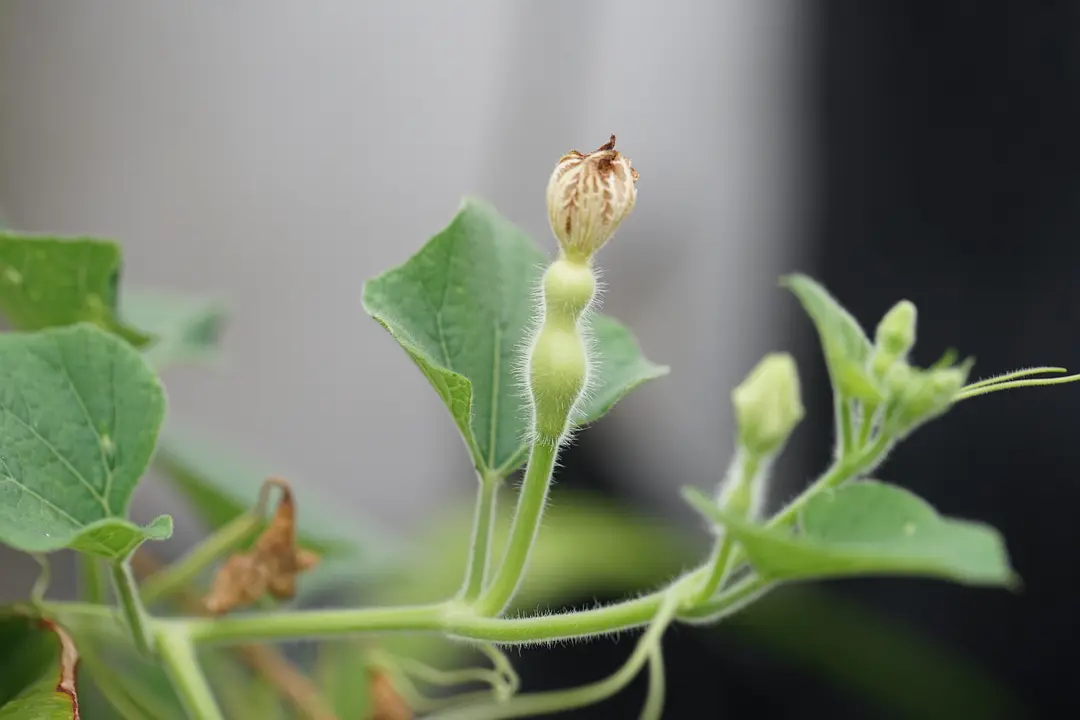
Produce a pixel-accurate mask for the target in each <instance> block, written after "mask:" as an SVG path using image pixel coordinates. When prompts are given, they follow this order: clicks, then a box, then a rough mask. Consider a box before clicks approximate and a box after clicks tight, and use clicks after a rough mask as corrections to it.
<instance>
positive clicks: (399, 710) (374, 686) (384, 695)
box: [368, 666, 416, 720]
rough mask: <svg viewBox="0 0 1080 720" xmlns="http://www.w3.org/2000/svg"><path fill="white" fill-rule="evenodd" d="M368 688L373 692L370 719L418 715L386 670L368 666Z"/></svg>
mask: <svg viewBox="0 0 1080 720" xmlns="http://www.w3.org/2000/svg"><path fill="white" fill-rule="evenodd" d="M368 690H369V692H370V693H371V714H370V715H369V716H368V717H369V720H413V718H414V717H416V716H415V715H414V714H413V711H412V708H410V707H409V704H408V703H407V702H405V698H403V697H401V694H400V693H399V692H398V691H397V690H396V689H395V688H394V683H393V682H392V681H391V680H390V676H389V675H388V674H387V673H386V672H385V671H384V670H382V669H380V668H378V667H375V666H372V667H369V668H368Z"/></svg>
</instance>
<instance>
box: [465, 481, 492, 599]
mask: <svg viewBox="0 0 1080 720" xmlns="http://www.w3.org/2000/svg"><path fill="white" fill-rule="evenodd" d="M479 481H480V488H479V490H478V491H477V493H476V517H475V518H474V520H473V532H472V541H471V547H470V551H469V565H468V567H467V568H466V569H465V581H464V584H463V585H462V588H461V593H460V598H461V601H462V602H464V603H472V602H475V601H476V599H477V598H479V597H480V593H481V592H483V590H484V581H485V580H486V579H487V569H488V558H489V556H490V554H491V536H492V530H493V528H494V525H495V501H496V499H497V497H498V494H499V485H501V484H502V478H501V477H499V476H498V475H495V474H490V473H481V474H480V476H479Z"/></svg>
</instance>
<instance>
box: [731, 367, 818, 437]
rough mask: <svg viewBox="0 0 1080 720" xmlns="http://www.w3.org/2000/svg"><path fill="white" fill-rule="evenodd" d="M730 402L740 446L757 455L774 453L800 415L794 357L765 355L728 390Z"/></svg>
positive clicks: (799, 399)
mask: <svg viewBox="0 0 1080 720" xmlns="http://www.w3.org/2000/svg"><path fill="white" fill-rule="evenodd" d="M731 402H732V404H733V405H734V406H735V419H736V421H737V423H738V426H739V443H740V445H742V447H744V448H745V449H746V451H747V452H748V453H750V455H751V456H753V457H758V458H760V457H766V456H768V455H772V454H774V453H776V452H778V451H779V450H780V448H781V447H783V445H784V443H786V442H787V439H788V436H789V435H791V431H792V430H794V429H795V426H796V425H798V424H799V421H800V420H802V418H803V414H804V411H803V405H802V398H801V396H800V393H799V372H798V370H797V369H796V367H795V360H794V358H792V357H791V355H789V354H787V353H772V354H769V355H766V356H765V357H764V358H763V359H762V360H761V362H759V363H758V364H757V366H756V367H755V368H754V369H753V370H752V371H751V372H750V374H749V375H748V376H747V378H746V379H745V380H743V382H742V384H741V385H739V386H738V387H737V388H735V390H734V391H733V392H732V393H731Z"/></svg>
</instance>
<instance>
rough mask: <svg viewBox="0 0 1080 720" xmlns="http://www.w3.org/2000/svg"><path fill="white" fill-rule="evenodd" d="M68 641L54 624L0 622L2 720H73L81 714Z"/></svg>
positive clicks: (29, 620) (10, 619) (20, 620)
mask: <svg viewBox="0 0 1080 720" xmlns="http://www.w3.org/2000/svg"><path fill="white" fill-rule="evenodd" d="M78 659H79V654H78V651H77V650H76V648H75V644H74V642H72V640H71V638H70V637H69V636H68V635H67V633H65V632H64V631H63V630H61V629H60V628H59V627H57V626H56V625H55V624H53V623H52V622H49V621H47V620H38V619H34V618H24V617H18V616H10V617H5V618H3V619H0V720H27V719H28V718H33V719H34V720H73V719H74V718H78V716H79V711H78V708H79V700H78V693H77V691H76V677H75V673H76V665H77V664H78Z"/></svg>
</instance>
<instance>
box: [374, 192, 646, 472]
mask: <svg viewBox="0 0 1080 720" xmlns="http://www.w3.org/2000/svg"><path fill="white" fill-rule="evenodd" d="M544 263H545V257H544V255H543V253H541V252H540V251H539V250H538V249H537V247H536V246H535V245H534V244H533V242H532V241H531V240H530V239H529V238H528V236H526V235H525V233H523V232H522V231H521V230H519V229H518V228H516V227H515V226H514V225H513V224H511V223H510V222H509V221H508V220H506V219H505V218H503V217H501V216H500V215H499V214H498V213H497V212H496V211H495V210H494V208H492V207H490V206H489V205H487V204H485V203H482V202H480V201H478V200H473V199H468V200H466V201H465V202H464V203H463V205H462V207H461V209H460V211H459V212H458V214H457V216H456V217H455V218H454V220H453V221H452V222H451V223H450V225H449V226H447V228H446V229H445V230H443V231H442V232H440V233H439V234H438V235H436V236H435V237H433V238H432V239H431V240H430V241H429V242H428V243H427V244H426V245H425V246H424V247H423V248H422V249H421V250H420V251H419V252H418V253H416V254H415V255H413V256H412V258H410V259H409V260H408V261H407V262H406V263H405V264H404V265H401V266H399V267H397V268H394V269H392V270H390V271H388V272H386V273H383V274H382V275H380V276H379V277H377V278H375V279H374V280H370V281H369V282H367V283H366V284H365V286H364V298H363V302H364V309H365V310H366V311H367V313H368V314H369V315H371V316H372V317H373V318H375V319H376V320H377V321H379V322H380V323H381V324H382V325H383V326H384V327H385V328H386V329H387V330H388V331H389V332H390V334H391V335H393V337H394V338H395V339H396V340H397V341H398V343H399V344H400V345H401V346H402V347H403V348H404V349H405V351H406V352H407V353H408V354H409V356H410V357H411V358H412V359H413V361H414V362H415V363H416V365H417V366H418V367H419V368H420V370H421V372H423V373H424V375H425V376H426V377H427V379H428V380H429V381H430V382H431V384H432V386H433V387H434V388H435V391H436V392H438V393H439V396H440V397H441V398H442V400H443V402H444V403H445V404H446V406H447V408H448V409H449V410H450V414H451V416H452V417H453V419H454V422H455V424H456V425H457V427H458V430H459V431H460V432H461V435H462V437H463V438H464V439H465V443H466V445H467V446H468V448H469V451H470V453H471V454H472V457H473V462H474V464H475V465H476V467H477V469H479V470H480V471H481V472H488V473H496V474H500V475H506V474H509V473H510V472H512V471H513V470H514V469H515V468H516V467H518V466H519V465H520V464H521V462H522V461H523V460H524V457H525V452H524V451H525V442H524V439H525V437H526V435H527V431H528V427H527V423H528V418H529V413H528V406H527V400H526V395H525V393H524V392H523V388H522V386H521V381H520V377H519V373H518V368H519V367H520V358H521V353H522V352H523V351H524V349H525V345H526V342H527V340H528V333H529V328H530V325H531V322H532V319H533V317H534V316H535V313H536V306H535V303H536V288H537V283H538V282H539V279H540V276H541V274H542V273H543V269H544ZM591 328H592V334H593V337H594V339H595V343H594V349H595V353H596V356H597V365H596V370H597V372H596V373H595V374H596V375H597V376H598V381H597V383H596V384H595V386H594V387H593V388H591V393H590V394H591V399H590V401H589V402H588V403H585V404H584V405H583V407H582V408H581V413H580V417H579V418H577V419H576V420H577V422H578V424H585V423H589V422H592V421H593V420H596V419H597V418H599V417H600V416H602V415H603V414H604V413H606V412H607V411H608V410H609V409H610V408H611V406H612V405H614V404H615V402H617V401H618V400H619V399H620V398H621V397H623V396H624V395H625V394H626V393H628V392H629V391H630V390H632V389H633V388H634V387H636V386H637V385H639V384H641V383H642V382H645V381H646V380H649V379H651V378H655V377H659V376H661V375H664V374H665V373H666V372H667V368H665V367H661V366H658V365H654V364H652V363H650V362H649V361H648V360H646V359H645V358H644V357H642V355H641V352H640V350H639V349H638V347H637V344H636V343H635V341H634V339H633V337H632V336H631V334H630V333H629V331H627V330H626V328H624V327H623V326H622V325H620V324H619V323H617V322H616V321H615V320H612V319H610V318H605V317H602V316H600V315H595V314H594V315H593V316H592V318H591Z"/></svg>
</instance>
